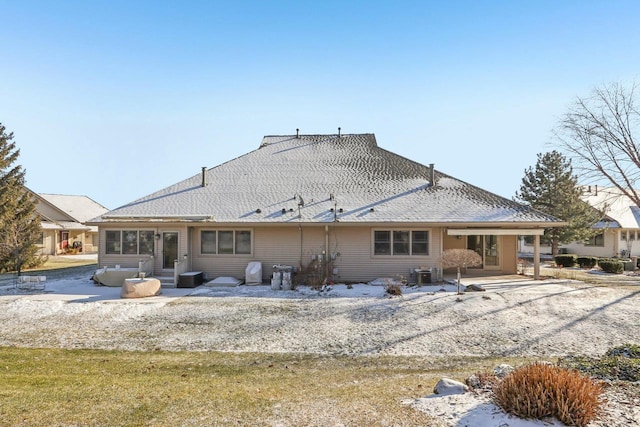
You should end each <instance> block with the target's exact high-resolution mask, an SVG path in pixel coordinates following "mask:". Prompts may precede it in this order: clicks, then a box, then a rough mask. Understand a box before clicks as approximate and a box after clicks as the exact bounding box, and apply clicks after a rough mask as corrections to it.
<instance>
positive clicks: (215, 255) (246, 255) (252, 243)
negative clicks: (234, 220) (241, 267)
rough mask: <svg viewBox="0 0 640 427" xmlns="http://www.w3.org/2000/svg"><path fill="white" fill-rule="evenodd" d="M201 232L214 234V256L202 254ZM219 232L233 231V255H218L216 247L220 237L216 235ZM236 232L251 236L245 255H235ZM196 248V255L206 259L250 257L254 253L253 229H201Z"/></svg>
mask: <svg viewBox="0 0 640 427" xmlns="http://www.w3.org/2000/svg"><path fill="white" fill-rule="evenodd" d="M203 231H215V232H216V253H215V254H211V253H203V252H202V232H203ZM220 231H233V253H232V254H220V253H218V245H219V244H220V235H219V234H218V233H219V232H220ZM238 231H248V232H249V233H250V234H251V243H250V245H249V246H250V250H249V253H247V254H237V253H235V251H236V232H238ZM197 245H198V246H197V247H198V255H199V256H201V257H207V258H212V257H252V256H253V253H254V250H255V249H254V246H255V232H254V230H253V228H245V227H238V228H229V227H224V228H208V227H207V228H201V229H199V231H198V243H197Z"/></svg>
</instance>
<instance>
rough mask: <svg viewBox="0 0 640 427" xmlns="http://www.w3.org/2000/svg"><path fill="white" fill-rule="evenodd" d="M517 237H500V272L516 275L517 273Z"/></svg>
mask: <svg viewBox="0 0 640 427" xmlns="http://www.w3.org/2000/svg"><path fill="white" fill-rule="evenodd" d="M517 247H518V236H502V249H501V256H502V272H503V273H505V274H516V273H517V272H518V256H517V254H518V252H517Z"/></svg>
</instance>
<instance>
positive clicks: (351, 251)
mask: <svg viewBox="0 0 640 427" xmlns="http://www.w3.org/2000/svg"><path fill="white" fill-rule="evenodd" d="M382 228H384V229H405V230H407V229H408V230H415V229H422V230H424V229H426V230H428V231H429V255H428V256H416V255H412V256H374V255H373V243H372V238H373V230H374V229H382ZM203 229H211V227H207V228H194V230H193V248H194V256H193V264H192V267H193V268H192V269H193V270H196V271H203V272H204V273H205V275H206V277H207V278H210V279H212V278H216V277H219V276H234V277H237V278H244V276H245V270H246V267H247V264H248V263H249V262H250V261H260V262H261V263H262V277H263V280H265V281H268V279H269V278H270V277H271V272H272V267H273V265H275V264H285V265H292V266H294V267H299V266H300V262H301V260H302V264H303V265H307V264H308V263H309V262H310V261H311V260H312V257H313V256H318V255H320V254H323V252H324V254H325V255H326V254H328V255H329V256H332V255H333V256H334V257H335V259H334V262H333V267H334V268H337V269H338V276H337V278H336V279H337V280H340V281H370V280H373V279H376V278H378V277H393V278H399V276H404V277H408V276H409V274H410V272H411V269H413V268H417V267H427V268H428V267H437V265H438V257H439V253H440V247H441V240H440V239H441V234H442V233H441V229H440V228H425V227H397V226H396V227H375V228H373V227H353V226H341V225H329V226H328V241H329V249H328V250H327V249H326V248H325V246H326V241H327V234H326V233H325V226H324V225H320V226H309V225H306V226H303V227H302V242H301V231H300V228H299V227H298V225H297V224H296V225H295V226H288V227H259V228H253V229H252V231H253V234H252V238H253V254H252V255H202V254H200V250H199V248H200V230H203ZM238 229H240V228H238Z"/></svg>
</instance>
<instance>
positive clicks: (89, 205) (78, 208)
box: [38, 193, 109, 223]
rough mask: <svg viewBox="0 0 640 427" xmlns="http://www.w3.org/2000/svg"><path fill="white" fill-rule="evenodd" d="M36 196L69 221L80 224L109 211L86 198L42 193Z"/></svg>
mask: <svg viewBox="0 0 640 427" xmlns="http://www.w3.org/2000/svg"><path fill="white" fill-rule="evenodd" d="M38 196H39V197H41V198H42V199H44V200H45V201H46V202H48V203H49V204H51V205H53V206H54V207H55V208H57V209H58V210H60V211H62V212H64V213H65V214H66V215H68V216H69V217H70V219H72V220H75V221H77V222H80V223H84V222H87V221H89V220H90V219H91V218H95V217H97V216H99V215H102V214H104V213H105V212H108V211H109V209H107V208H105V207H104V206H102V205H101V204H100V203H98V202H95V201H94V200H92V199H91V198H89V197H87V196H69V195H64V194H43V193H38Z"/></svg>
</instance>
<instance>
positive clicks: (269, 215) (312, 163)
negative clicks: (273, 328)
mask: <svg viewBox="0 0 640 427" xmlns="http://www.w3.org/2000/svg"><path fill="white" fill-rule="evenodd" d="M434 175H435V182H431V169H430V167H428V166H425V165H422V164H419V163H416V162H414V161H412V160H409V159H407V158H405V157H402V156H399V155H397V154H394V153H392V152H390V151H387V150H384V149H382V148H380V147H378V145H377V143H376V139H375V136H374V135H373V134H348V135H341V136H339V135H300V136H299V137H297V136H295V135H287V136H266V137H264V139H263V140H262V144H261V145H260V147H259V148H258V149H257V150H254V151H251V152H249V153H247V154H245V155H243V156H241V157H238V158H236V159H234V160H231V161H229V162H226V163H223V164H221V165H219V166H216V167H213V168H211V169H208V170H206V172H205V175H204V179H205V186H202V174H201V173H198V174H196V175H194V176H192V177H191V178H188V179H186V180H184V181H181V182H179V183H177V184H175V185H172V186H170V187H167V188H164V189H162V190H160V191H158V192H155V193H153V194H150V195H148V196H146V197H143V198H141V199H138V200H136V201H134V202H131V203H129V204H127V205H124V206H122V207H120V208H117V209H114V210H112V211H110V212H108V213H107V214H105V215H104V216H103V217H102V218H96V219H94V220H92V221H91V222H92V223H96V222H102V221H118V220H120V221H126V220H130V221H133V220H145V219H148V220H154V219H155V220H171V219H173V220H175V219H183V220H191V221H214V222H216V223H297V222H306V223H328V222H333V221H340V222H348V223H381V222H398V223H402V222H428V223H451V224H454V223H483V224H486V223H494V224H503V223H505V224H509V225H518V224H519V223H520V225H523V224H524V223H526V224H524V225H532V224H534V223H535V224H536V225H541V224H545V225H550V224H549V223H551V222H556V221H558V220H557V219H555V218H553V217H551V216H549V215H546V214H543V213H541V212H539V211H536V210H533V209H531V208H528V207H525V206H523V205H521V204H518V203H516V202H514V201H512V200H509V199H506V198H503V197H500V196H497V195H495V194H492V193H490V192H487V191H484V190H482V189H480V188H478V187H475V186H473V185H470V184H467V183H465V182H462V181H460V180H458V179H455V178H453V177H451V176H448V175H445V174H443V173H441V172H438V171H435V172H434ZM303 203H304V204H303Z"/></svg>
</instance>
